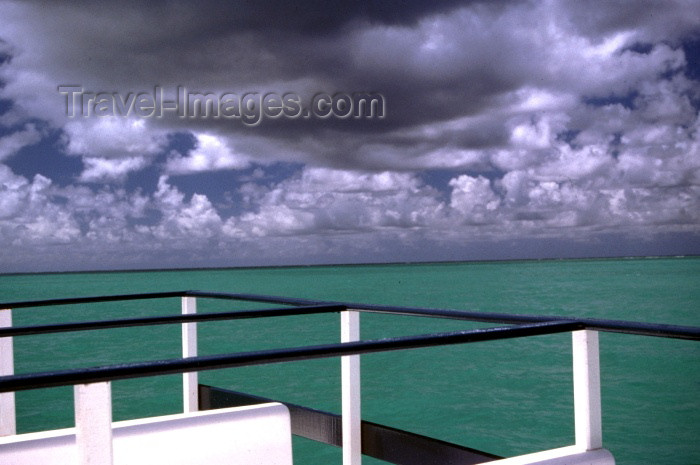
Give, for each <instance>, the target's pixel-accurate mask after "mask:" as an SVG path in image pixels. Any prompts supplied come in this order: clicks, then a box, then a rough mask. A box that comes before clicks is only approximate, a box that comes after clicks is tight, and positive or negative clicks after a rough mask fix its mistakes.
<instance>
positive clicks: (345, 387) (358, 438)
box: [340, 310, 362, 465]
mask: <svg viewBox="0 0 700 465" xmlns="http://www.w3.org/2000/svg"><path fill="white" fill-rule="evenodd" d="M359 340H360V312H358V311H353V310H348V311H345V312H340V341H341V342H354V341H359ZM340 359H341V360H340V366H341V385H342V403H343V406H342V409H343V411H342V413H343V415H342V423H343V465H360V464H361V463H362V406H361V390H362V388H361V384H360V356H359V355H345V356H343V357H341V358H340Z"/></svg>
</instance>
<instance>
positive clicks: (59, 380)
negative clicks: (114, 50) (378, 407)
mask: <svg viewBox="0 0 700 465" xmlns="http://www.w3.org/2000/svg"><path fill="white" fill-rule="evenodd" d="M584 328H585V327H584V325H582V324H581V323H578V322H572V321H560V322H548V323H536V324H530V325H521V326H511V327H498V328H488V329H476V330H469V331H455V332H448V333H438V334H426V335H418V336H405V337H395V338H387V339H380V340H367V341H358V342H345V343H338V344H325V345H317V346H305V347H294V348H287V349H272V350H263V351H254V352H243V353H235V354H223V355H210V356H202V357H190V358H177V359H168V360H158V361H151V362H139V363H128V364H122V365H110V366H104V367H94V368H85V369H75V370H63V371H53V372H45V373H31V374H23V375H13V376H2V377H0V392H10V391H24V390H30V389H40V388H48V387H58V386H70V385H75V384H89V383H97V382H103V381H115V380H120V379H131V378H143V377H148V376H158V375H169V374H178V373H187V372H193V371H206V370H216V369H221V368H233V367H242V366H250V365H263V364H269V363H279V362H292V361H301V360H312V359H319V358H329V357H338V356H343V355H356V354H369V353H376V352H387V351H392V350H405V349H418V348H423V347H433V346H445V345H454V344H468V343H474V342H483V341H494V340H501V339H512V338H519V337H528V336H539V335H544V334H556V333H562V332H570V331H578V330H581V329H584Z"/></svg>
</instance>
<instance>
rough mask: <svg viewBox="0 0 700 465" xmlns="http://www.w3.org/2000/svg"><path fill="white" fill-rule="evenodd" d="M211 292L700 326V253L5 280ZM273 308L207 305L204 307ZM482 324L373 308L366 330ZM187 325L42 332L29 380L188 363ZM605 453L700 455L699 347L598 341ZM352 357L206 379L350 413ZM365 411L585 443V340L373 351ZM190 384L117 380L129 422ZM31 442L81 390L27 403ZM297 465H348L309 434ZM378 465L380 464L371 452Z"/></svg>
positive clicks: (159, 307) (626, 338)
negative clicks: (578, 345)
mask: <svg viewBox="0 0 700 465" xmlns="http://www.w3.org/2000/svg"><path fill="white" fill-rule="evenodd" d="M185 289H199V290H209V291H223V292H245V293H258V294H268V295H284V296H293V297H305V298H313V299H326V300H344V301H356V302H371V303H378V304H395V305H415V306H424V307H435V308H441V307H442V308H455V309H463V310H475V311H484V312H509V313H521V314H549V315H562V316H578V317H598V318H610V319H626V320H633V321H646V322H657V323H669V324H679V325H695V326H700V258H657V259H607V260H560V261H518V262H483V263H449V264H412V265H368V266H324V267H298V268H257V269H218V270H197V271H189V270H188V271H153V272H111V273H66V274H34V275H32V274H25V275H5V276H0V301H5V302H7V301H15V300H34V299H46V298H59V297H74V296H85V295H102V294H123V293H138V292H156V291H170V290H185ZM262 307H269V305H260V304H250V303H238V302H224V301H214V300H204V299H199V301H198V310H199V311H200V312H204V311H223V310H233V309H244V308H262ZM179 308H180V302H179V299H167V300H160V301H136V302H121V303H104V304H93V305H88V306H64V307H53V308H38V309H18V310H16V311H15V313H14V323H15V324H16V325H25V324H36V323H39V322H49V321H51V322H60V321H75V320H82V319H100V318H114V317H126V316H137V315H144V316H145V315H161V314H168V313H173V312H178V311H179ZM483 326H484V325H481V324H475V323H464V322H450V321H444V320H432V319H427V318H417V317H396V316H391V317H390V316H383V315H373V314H364V315H363V316H362V337H363V338H365V339H368V338H380V337H388V336H398V335H406V334H422V333H429V332H434V331H448V330H455V329H465V328H476V327H483ZM338 327H339V323H338V316H337V315H323V316H302V317H291V318H281V319H280V318H276V319H271V320H267V321H266V322H265V324H264V325H263V324H262V321H261V320H257V321H256V320H251V321H239V322H224V323H221V322H215V323H201V324H200V325H199V346H200V347H199V350H200V354H201V355H207V354H215V353H226V352H234V351H243V350H255V349H263V348H274V347H283V346H301V345H307V344H319V343H330V342H336V341H337V339H338ZM179 337H180V330H179V327H176V326H159V327H146V328H132V329H117V330H108V331H98V332H84V333H74V334H59V335H52V336H42V337H37V336H27V337H21V338H16V340H15V351H16V355H15V360H16V366H17V372H18V373H24V372H32V371H36V370H49V369H58V368H73V367H81V366H95V365H104V364H110V363H121V362H130V361H140V360H149V359H165V358H174V357H178V356H179V354H180V339H179ZM600 346H601V378H602V396H603V436H604V445H605V447H607V448H608V449H610V450H611V451H612V452H613V454H614V455H615V457H616V459H617V463H618V464H623V465H625V464H699V463H700V344H698V343H694V342H688V341H681V340H669V339H661V338H649V337H640V336H630V335H622V334H610V333H603V334H601V336H600ZM339 365H340V363H339V361H338V360H337V359H329V360H316V361H308V362H299V363H292V364H277V365H270V366H262V367H248V368H239V369H230V370H221V371H215V372H206V373H202V374H201V375H200V382H203V383H207V384H212V385H215V386H220V387H225V388H231V389H236V390H241V391H246V392H250V393H253V394H258V395H263V396H269V397H273V398H277V399H281V400H286V401H290V402H295V403H300V404H303V405H307V406H310V407H314V408H320V409H324V410H330V411H335V412H338V411H339V410H340V385H339V377H340V367H339ZM362 388H363V407H362V410H363V418H364V419H366V420H370V421H374V422H378V423H383V424H388V425H391V426H395V427H398V428H403V429H407V430H410V431H414V432H417V433H421V434H426V435H429V436H433V437H438V438H440V439H444V440H447V441H451V442H456V443H459V444H463V445H466V446H469V447H473V448H477V449H481V450H485V451H488V452H492V453H495V454H499V455H503V456H509V455H516V454H522V453H528V452H533V451H536V450H541V449H544V448H552V447H560V446H565V445H570V444H572V443H573V436H574V430H573V403H572V395H573V394H572V385H571V343H570V335H568V334H565V335H551V336H539V337H535V338H527V339H519V340H509V341H498V342H486V343H478V344H469V345H463V346H452V347H447V348H444V347H443V348H430V349H419V350H411V351H402V352H392V353H386V354H373V355H366V356H363V359H362ZM180 395H181V394H180V377H179V376H166V377H159V378H148V379H141V380H129V381H120V382H115V383H114V385H113V400H114V418H115V419H116V420H121V419H128V418H136V417H138V416H143V415H157V414H167V413H176V412H178V411H179V410H180V408H181V399H180ZM17 404H18V407H17V408H18V412H17V414H18V429H19V431H20V432H28V431H36V430H40V429H46V428H56V427H67V426H71V425H72V422H73V414H72V408H73V407H72V391H71V389H70V388H55V389H43V390H37V391H28V392H21V393H18V394H17ZM294 447H295V451H294V453H295V463H298V464H313V465H316V464H321V465H323V464H330V463H340V451H339V449H336V448H333V447H330V446H325V445H319V444H316V443H313V442H311V441H308V440H303V439H295V442H294ZM364 463H366V464H373V463H380V462H379V461H377V460H373V459H369V458H365V459H364Z"/></svg>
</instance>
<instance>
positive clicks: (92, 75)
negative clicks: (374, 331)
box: [0, 0, 700, 273]
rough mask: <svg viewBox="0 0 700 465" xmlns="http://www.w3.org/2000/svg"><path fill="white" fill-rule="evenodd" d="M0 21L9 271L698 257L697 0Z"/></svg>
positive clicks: (0, 255) (402, 5)
mask: <svg viewBox="0 0 700 465" xmlns="http://www.w3.org/2000/svg"><path fill="white" fill-rule="evenodd" d="M0 18H2V19H0V273H2V272H36V271H70V270H111V269H115V270H116V269H143V268H178V267H179V268H183V267H226V266H268V265H307V264H329V263H368V262H410V261H442V260H500V259H525V258H565V257H599V256H631V255H687V254H698V253H700V146H699V140H698V138H699V137H700V135H699V129H700V123H699V120H698V110H699V109H700V8H697V3H696V2H695V1H692V0H673V1H672V0H658V1H652V0H638V1H635V2H599V1H592V0H584V1H581V0H571V1H554V0H549V1H547V0H545V1H494V2H485V1H441V0H433V1H430V2H425V1H398V0H389V1H384V2H376V1H367V2H362V1H358V2H346V1H322V0H314V1H308V2H299V3H297V2H277V1H271V0H263V1H253V0H250V1H240V2H211V1H204V2H187V1H172V2H165V1H153V2H136V1H133V2H132V1H126V2H107V1H64V2H53V1H24V2H14V1H5V0H0ZM193 95H194V97H192V96H193ZM198 95H199V96H201V99H200V101H199V103H200V104H201V103H202V102H204V104H203V105H200V106H199V107H198V108H197V98H198V97H197V96H198ZM207 95H208V97H206V98H208V99H209V104H210V106H207V104H208V103H207V100H206V98H205V97H204V96H207ZM363 96H364V97H366V96H370V97H371V98H372V99H374V100H373V101H369V100H368V101H366V102H369V103H370V104H372V105H374V106H372V105H370V104H367V103H366V102H365V105H364V106H362V102H361V99H362V98H364V97H363ZM193 98H194V100H191V99H193ZM139 99H140V100H139ZM265 99H267V100H265ZM163 102H165V104H164V103H163ZM182 102H189V103H190V106H189V107H184V106H183V103H182ZM158 105H160V107H158ZM168 105H170V107H169V108H166V109H163V108H165V107H167V106H168ZM157 108H160V109H161V110H160V111H156V109H157ZM173 108H174V109H173ZM197 110H199V112H198V113H197ZM370 110H371V111H370Z"/></svg>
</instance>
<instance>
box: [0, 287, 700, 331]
mask: <svg viewBox="0 0 700 465" xmlns="http://www.w3.org/2000/svg"><path fill="white" fill-rule="evenodd" d="M172 297H202V298H210V299H224V300H236V301H246V302H258V303H273V304H278V305H290V306H294V307H304V308H311V307H315V306H325V307H328V306H342V307H346V308H351V309H353V310H359V311H363V312H372V313H385V314H392V315H409V316H422V317H430V318H446V319H452V320H463V321H474V322H481V323H499V324H514V325H519V324H533V323H544V322H553V321H571V320H572V318H571V317H560V316H546V315H545V316H543V315H517V314H507V313H487V312H471V311H462V310H446V309H435V308H422V307H401V306H389V305H371V304H361V303H352V302H333V301H330V302H329V301H319V300H310V299H298V298H288V297H275V296H265V295H256V294H233V293H222V292H204V291H175V292H155V293H146V294H124V295H111V296H96V297H78V298H68V299H50V300H38V301H23V302H8V303H0V309H2V308H12V309H15V308H28V307H47V306H56V305H74V304H86V303H99V302H114V301H125V300H145V299H159V298H172ZM296 311H300V313H295V312H296ZM330 311H333V312H335V311H338V310H329V312H330ZM232 313H235V312H232ZM321 313H322V311H321ZM285 314H286V315H295V314H303V310H302V309H292V308H290V309H288V312H287V313H285ZM265 316H275V315H272V314H270V315H262V314H261V315H259V316H249V318H259V317H265ZM575 320H576V321H577V322H579V323H582V324H584V325H585V327H586V328H588V329H593V330H596V331H605V332H613V333H624V334H637V335H642V336H656V337H665V338H674V339H688V340H695V341H700V327H695V326H677V325H666V324H655V323H640V322H631V321H620V320H605V319H596V318H575ZM113 321H115V323H114V325H112V324H110V323H106V322H105V323H99V324H98V323H95V325H96V326H95V327H94V328H89V327H88V326H89V325H88V324H86V325H85V326H84V327H83V328H81V329H83V330H84V329H102V328H100V327H98V326H99V325H103V328H107V327H109V328H115V327H120V326H117V323H116V321H120V322H121V323H120V324H123V326H124V327H126V326H143V325H150V324H167V323H182V322H184V320H179V321H178V320H176V319H173V320H171V321H169V322H166V321H163V322H162V323H155V322H146V321H144V322H142V323H139V322H138V319H122V320H113ZM130 321H131V322H133V324H132V323H130ZM47 332H50V331H47ZM0 334H2V333H0ZM7 335H10V334H7Z"/></svg>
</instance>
